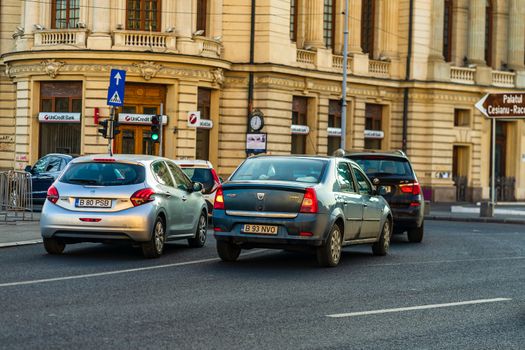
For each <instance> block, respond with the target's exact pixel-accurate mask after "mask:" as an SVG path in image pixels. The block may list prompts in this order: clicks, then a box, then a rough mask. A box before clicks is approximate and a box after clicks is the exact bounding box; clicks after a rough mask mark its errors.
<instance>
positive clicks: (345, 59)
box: [341, 0, 348, 150]
mask: <svg viewBox="0 0 525 350" xmlns="http://www.w3.org/2000/svg"><path fill="white" fill-rule="evenodd" d="M344 22H345V23H344V36H343V41H344V44H343V86H342V88H341V91H342V93H341V94H342V97H341V149H343V150H346V80H347V77H346V75H347V65H348V0H346V1H345V19H344Z"/></svg>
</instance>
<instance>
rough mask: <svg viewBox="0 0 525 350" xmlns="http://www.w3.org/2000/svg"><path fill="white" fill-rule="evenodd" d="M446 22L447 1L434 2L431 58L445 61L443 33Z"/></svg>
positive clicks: (436, 0)
mask: <svg viewBox="0 0 525 350" xmlns="http://www.w3.org/2000/svg"><path fill="white" fill-rule="evenodd" d="M444 21H445V0H433V1H432V30H431V32H432V34H431V35H432V36H431V41H430V58H431V59H432V60H433V61H439V60H441V61H443V60H444V57H443V32H444Z"/></svg>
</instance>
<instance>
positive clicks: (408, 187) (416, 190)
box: [399, 182, 421, 195]
mask: <svg viewBox="0 0 525 350" xmlns="http://www.w3.org/2000/svg"><path fill="white" fill-rule="evenodd" d="M399 189H400V190H401V192H403V193H412V194H414V195H417V194H420V193H421V186H419V183H417V182H414V183H411V184H403V185H399Z"/></svg>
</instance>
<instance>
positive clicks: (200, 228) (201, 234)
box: [188, 212, 208, 248]
mask: <svg viewBox="0 0 525 350" xmlns="http://www.w3.org/2000/svg"><path fill="white" fill-rule="evenodd" d="M206 216H207V215H206V213H204V212H202V213H201V216H200V217H199V222H198V223H197V232H195V237H194V238H189V239H188V244H189V245H190V247H192V248H202V247H204V244H205V243H206V234H207V231H208V218H207V217H206Z"/></svg>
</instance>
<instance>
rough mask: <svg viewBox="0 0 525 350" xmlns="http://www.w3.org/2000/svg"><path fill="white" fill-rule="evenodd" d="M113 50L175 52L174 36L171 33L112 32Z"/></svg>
mask: <svg viewBox="0 0 525 350" xmlns="http://www.w3.org/2000/svg"><path fill="white" fill-rule="evenodd" d="M113 42H114V44H113V49H114V50H128V51H154V52H169V51H171V52H173V51H176V49H177V45H176V42H177V41H176V39H175V35H173V34H171V33H159V32H143V31H135V30H120V31H115V32H113Z"/></svg>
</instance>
